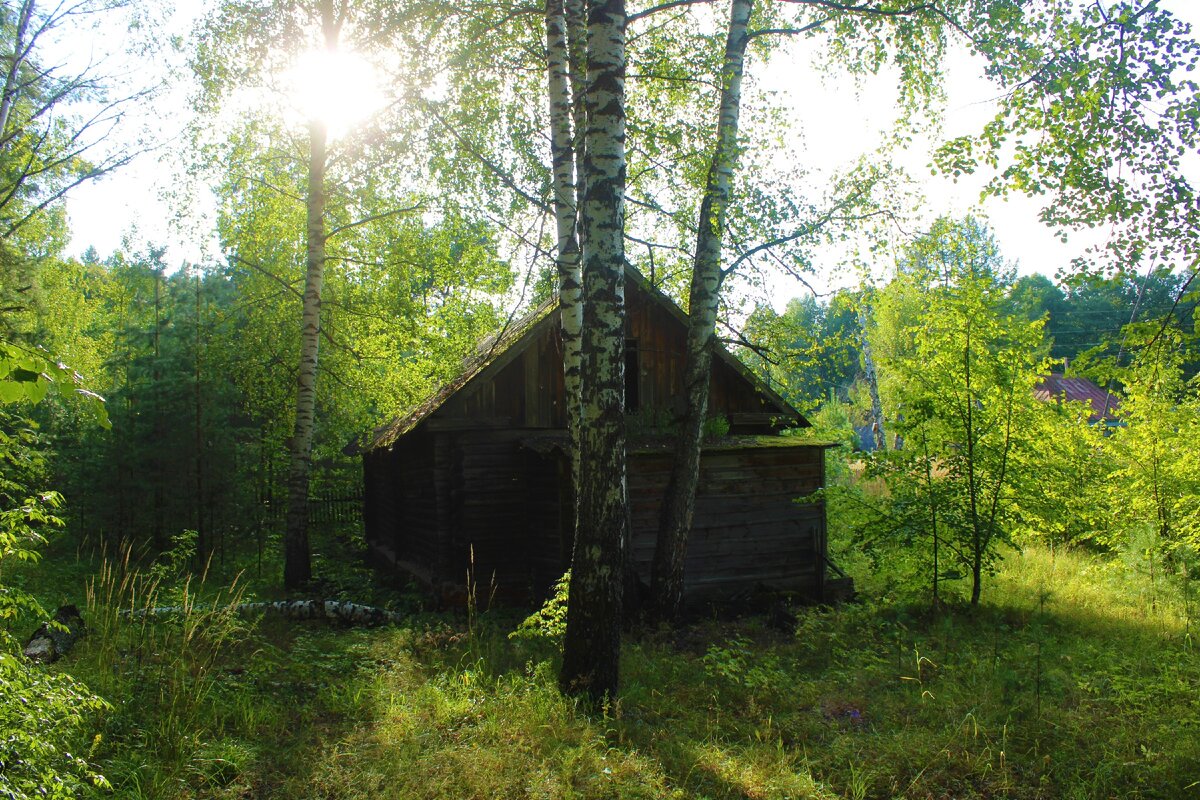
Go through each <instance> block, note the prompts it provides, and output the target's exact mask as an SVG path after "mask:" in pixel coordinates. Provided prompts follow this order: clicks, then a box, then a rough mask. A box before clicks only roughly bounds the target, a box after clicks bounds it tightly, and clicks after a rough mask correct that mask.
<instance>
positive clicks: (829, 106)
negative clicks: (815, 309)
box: [67, 0, 1200, 308]
mask: <svg viewBox="0 0 1200 800" xmlns="http://www.w3.org/2000/svg"><path fill="white" fill-rule="evenodd" d="M205 5H206V4H205V3H204V2H203V0H184V1H183V2H179V3H175V4H173V5H172V4H163V8H170V9H173V13H170V14H168V17H167V26H168V27H167V30H166V33H167V34H168V35H173V34H175V35H181V36H182V35H185V34H186V33H187V32H188V30H189V29H190V27H191V25H192V23H193V22H194V20H195V19H196V17H197V15H198V13H199V12H200V11H201V10H202V9H203V8H204V6H205ZM1163 5H1164V6H1166V7H1168V8H1169V9H1171V11H1173V12H1174V13H1175V14H1176V15H1177V16H1179V17H1181V18H1182V19H1184V20H1185V21H1188V22H1190V23H1191V24H1192V25H1193V28H1194V30H1195V31H1196V32H1197V35H1200V2H1197V1H1196V0H1164V2H1163ZM80 49H81V50H87V49H88V46H87V45H84V44H81V45H80ZM175 58H176V60H175V66H176V67H182V66H183V61H182V56H176V57H175ZM150 68H151V69H156V68H161V65H152V66H151V67H150ZM946 72H947V76H948V77H947V84H946V91H947V103H946V108H945V121H944V131H945V133H946V135H955V134H960V133H967V132H971V131H976V130H978V129H979V128H980V127H981V126H982V125H983V123H984V122H985V121H986V120H987V119H988V118H989V116H990V110H991V109H992V108H993V107H994V98H995V91H996V90H995V88H994V87H993V86H992V85H990V84H989V83H988V82H987V81H986V80H984V79H983V77H982V74H981V63H980V62H978V61H973V60H971V59H970V58H969V57H968V56H967V55H966V54H965V53H963V52H960V53H958V54H956V55H954V56H953V61H952V62H951V63H950V65H949V66H948V68H947V71H946ZM759 80H760V81H761V83H762V84H763V85H765V86H767V87H769V88H772V89H777V90H780V96H782V97H785V98H791V99H792V101H793V102H794V106H795V113H796V114H797V117H798V120H800V121H799V122H798V124H799V126H800V132H801V135H802V136H803V145H804V150H805V152H806V153H809V154H813V153H818V154H820V158H819V160H820V162H821V163H822V164H825V165H829V166H831V167H832V166H835V165H838V164H843V163H849V162H851V161H853V160H854V159H855V158H857V157H858V156H859V155H860V154H861V153H863V152H869V151H870V150H872V149H873V148H874V147H875V145H876V144H877V142H878V140H879V138H880V137H881V136H884V135H885V132H886V130H887V129H888V126H889V125H890V120H891V119H892V116H893V111H892V94H893V90H892V89H893V83H892V82H891V81H890V80H888V79H887V78H883V79H880V80H878V81H875V82H870V83H868V84H867V85H865V86H864V87H863V89H862V91H861V92H857V93H856V92H854V91H848V90H847V88H846V86H844V85H842V84H841V83H839V82H837V81H826V80H823V76H822V74H821V73H819V72H818V71H816V70H814V69H813V68H812V67H810V66H809V65H808V63H807V59H806V58H805V57H804V56H803V55H802V54H799V53H798V54H797V55H796V56H794V57H792V58H783V59H775V60H774V62H773V63H772V64H771V65H770V66H769V67H768V68H767V71H766V72H765V73H764V74H762V75H761V77H760V78H759ZM814 110H815V111H816V113H814ZM146 111H147V114H148V119H152V120H154V122H155V124H156V125H157V126H158V127H159V128H160V133H159V135H160V137H162V138H163V139H164V140H165V141H166V142H167V145H166V147H164V148H163V149H164V151H165V152H169V150H170V148H171V147H172V146H174V147H182V146H184V145H185V142H184V141H183V140H182V139H181V138H180V137H181V135H182V129H183V124H184V121H185V119H186V89H185V88H183V87H177V88H175V89H173V90H171V91H169V92H168V93H167V94H166V95H165V96H163V97H162V98H160V99H159V100H158V101H157V102H156V103H155V105H154V107H153V108H152V109H151V108H147V109H146ZM929 160H930V159H929V153H928V149H927V148H917V149H914V150H911V151H910V152H909V153H908V154H907V159H906V164H905V165H906V167H907V168H908V169H909V170H910V173H911V174H913V175H914V176H919V177H920V178H921V181H922V182H921V185H920V187H919V188H920V191H921V192H922V193H923V195H924V196H925V198H926V204H925V207H924V210H925V215H926V217H927V218H928V220H932V219H933V218H934V217H936V216H938V215H940V214H956V215H962V214H964V213H967V212H979V213H981V214H982V215H983V216H984V217H985V218H986V219H987V221H988V223H989V225H990V227H991V228H992V230H993V232H994V234H995V236H996V238H997V240H998V242H999V244H1000V248H1001V252H1002V253H1003V255H1004V257H1005V258H1006V259H1007V260H1009V261H1011V262H1014V263H1015V265H1016V267H1017V270H1018V273H1019V274H1029V273H1032V272H1042V273H1044V274H1047V275H1053V274H1054V272H1055V271H1056V270H1058V269H1060V268H1062V267H1064V266H1066V265H1067V264H1068V263H1069V262H1070V260H1071V259H1072V258H1073V257H1075V256H1078V255H1081V254H1082V253H1083V251H1084V250H1085V249H1086V247H1087V246H1088V245H1090V244H1094V243H1096V242H1097V239H1095V238H1093V239H1087V238H1085V237H1083V236H1081V235H1072V236H1071V237H1070V239H1069V240H1068V241H1067V242H1066V243H1064V242H1062V241H1060V240H1059V239H1058V238H1057V237H1056V235H1055V234H1054V233H1053V232H1052V231H1050V230H1049V229H1048V228H1046V227H1044V226H1043V225H1042V224H1041V223H1040V222H1039V221H1038V219H1037V213H1038V208H1039V207H1038V205H1037V204H1036V202H1035V201H1033V200H1031V199H1028V198H1025V197H1021V196H1016V197H1012V198H1010V199H1008V200H1007V201H1002V200H997V199H988V200H987V201H986V202H984V203H982V205H981V204H980V197H979V192H980V188H981V185H982V178H979V179H973V180H964V181H961V182H959V183H954V182H952V181H951V180H949V179H948V178H945V177H940V176H932V175H930V174H929V169H928V168H927V164H928V162H929ZM180 184H181V175H180V171H179V167H178V165H177V164H173V163H172V162H171V161H170V159H169V158H159V157H157V156H155V155H154V154H148V155H144V156H142V157H140V158H138V159H137V160H136V161H135V162H134V163H133V164H132V165H130V166H129V167H127V168H125V169H124V170H122V171H121V172H119V173H117V174H114V175H112V176H109V177H106V178H104V179H102V180H100V181H97V182H94V183H92V184H88V185H85V186H83V187H80V188H79V189H77V190H76V191H75V192H74V193H73V194H72V195H71V196H70V197H69V198H68V202H67V211H68V215H69V218H70V224H71V233H72V237H71V243H70V246H69V252H70V253H71V254H73V255H80V254H82V253H83V252H84V251H85V250H86V249H88V248H89V247H94V248H95V249H96V250H97V251H98V253H99V254H100V256H101V257H105V256H107V255H109V254H110V253H112V252H113V251H114V250H116V249H118V248H121V247H122V244H123V241H124V240H126V239H129V240H130V241H131V242H132V243H133V244H134V246H135V247H136V246H137V245H138V244H139V243H150V244H161V243H167V245H168V250H167V255H166V258H167V263H168V264H172V265H177V264H180V263H182V262H192V263H195V262H205V261H212V260H216V259H217V258H219V255H220V254H219V251H218V248H217V245H216V242H215V239H214V237H213V235H212V233H211V226H210V224H209V223H208V221H207V220H208V219H211V209H209V208H207V205H209V204H210V201H206V198H205V197H203V196H202V197H200V198H198V199H196V200H194V201H193V202H192V203H191V204H185V209H184V212H185V213H184V219H183V221H180V220H178V219H176V216H177V210H178V208H179V204H175V205H174V206H173V205H172V203H171V202H170V201H169V200H168V195H169V194H171V193H172V192H173V191H175V190H176V189H178V187H179V186H180ZM844 259H845V255H844V254H840V253H837V252H830V253H829V254H828V255H827V258H826V259H825V260H824V261H822V260H821V259H820V258H818V260H817V262H816V263H815V264H814V267H815V272H816V274H815V276H814V278H813V280H812V281H811V283H812V284H813V286H815V287H816V289H817V290H818V291H829V290H830V289H832V288H836V287H838V286H841V285H849V284H850V283H852V282H856V281H857V278H856V277H854V276H852V275H850V274H849V273H848V272H846V271H845V270H841V269H839V262H841V261H844ZM804 291H806V290H805V289H804V287H803V286H800V285H799V284H796V283H795V282H789V281H784V280H780V281H779V282H778V283H777V284H776V285H775V286H772V287H771V288H770V294H771V295H772V298H773V304H774V305H775V306H776V307H777V308H782V306H783V305H784V304H785V303H786V301H787V299H789V298H790V297H793V296H796V295H798V294H800V293H802V292H804Z"/></svg>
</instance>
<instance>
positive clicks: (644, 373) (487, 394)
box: [434, 286, 777, 429]
mask: <svg viewBox="0 0 1200 800" xmlns="http://www.w3.org/2000/svg"><path fill="white" fill-rule="evenodd" d="M626 299H627V315H626V323H625V324H626V334H625V335H626V338H627V339H630V340H634V341H636V342H637V349H638V366H639V375H638V378H637V380H638V394H639V397H640V401H641V406H640V408H639V411H641V412H643V413H665V414H666V415H667V416H668V417H672V416H679V415H680V414H682V413H683V369H684V355H685V352H686V343H687V330H686V328H685V327H684V325H683V324H682V323H681V322H680V321H679V320H678V319H676V318H675V317H674V316H673V315H672V314H671V312H670V311H668V310H667V309H666V308H664V307H663V305H662V304H661V303H659V302H658V301H656V300H654V299H652V298H650V297H649V296H647V295H646V294H644V293H643V292H642V291H641V290H639V289H638V288H637V287H635V286H630V287H629V292H628V293H627V295H626ZM537 330H538V333H537V334H536V335H534V336H533V337H532V340H531V341H529V342H528V343H527V344H526V345H525V349H524V350H523V351H522V352H520V353H516V354H511V357H510V356H504V355H502V356H500V360H498V362H497V363H501V362H503V365H502V366H501V367H500V369H499V371H497V372H495V373H494V374H492V375H491V376H490V377H488V378H479V379H476V380H473V381H471V382H470V383H468V384H467V386H465V387H464V388H463V389H462V390H461V391H460V392H459V393H458V394H456V395H454V396H452V397H451V398H449V399H448V400H447V401H446V403H445V404H444V405H443V406H442V407H441V408H440V409H438V410H437V411H436V412H434V418H435V419H438V420H442V421H445V420H459V421H465V422H470V421H476V422H481V423H485V424H492V425H504V426H506V427H507V426H512V427H524V428H527V429H555V428H559V429H561V428H564V427H566V418H565V413H564V408H563V377H562V340H561V335H560V332H559V328H558V317H557V315H552V316H551V318H550V319H549V320H548V321H547V324H545V325H543V326H541V327H540V328H539V329H537ZM505 358H508V360H507V361H506V362H505V361H504V359H505ZM709 409H710V413H712V414H730V413H763V412H771V411H776V410H777V409H775V408H774V406H773V405H772V404H771V403H770V401H768V400H767V399H766V398H765V397H763V396H762V395H760V394H759V393H758V391H757V390H756V389H755V387H754V386H753V384H751V383H750V382H749V381H747V380H746V378H745V377H744V376H742V375H741V374H740V373H738V372H737V370H735V369H734V368H732V367H731V366H730V365H729V364H727V363H725V362H724V361H722V360H720V359H717V360H715V361H714V363H713V372H712V388H711V389H710V394H709Z"/></svg>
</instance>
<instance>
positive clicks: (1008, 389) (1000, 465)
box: [875, 219, 1046, 605]
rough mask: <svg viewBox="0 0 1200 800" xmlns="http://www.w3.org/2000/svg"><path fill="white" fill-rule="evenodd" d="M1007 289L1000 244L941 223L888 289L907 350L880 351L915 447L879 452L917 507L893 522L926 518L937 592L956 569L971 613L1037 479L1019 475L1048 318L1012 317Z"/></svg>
mask: <svg viewBox="0 0 1200 800" xmlns="http://www.w3.org/2000/svg"><path fill="white" fill-rule="evenodd" d="M1006 288H1007V283H1006V275H1005V272H1004V270H1003V267H1002V264H1001V262H1000V258H999V253H998V251H997V249H996V246H995V243H994V240H993V239H992V238H991V236H990V235H989V234H988V233H987V231H986V230H985V229H983V228H982V227H981V226H980V225H979V224H978V223H977V222H975V221H973V220H969V219H968V220H965V221H962V222H953V221H950V220H939V221H938V223H936V224H935V226H934V229H933V230H932V231H931V232H930V233H929V234H928V235H927V236H925V237H922V238H921V239H919V240H917V241H916V242H915V243H914V244H913V245H912V247H911V248H910V249H909V251H908V255H907V259H906V260H905V261H904V262H903V263H902V264H901V271H900V273H899V274H898V275H897V276H896V278H895V279H894V280H893V282H892V284H891V285H889V286H888V287H886V288H885V289H883V290H881V291H880V305H881V306H883V307H884V308H885V309H887V308H888V307H889V305H891V304H893V303H895V302H899V303H903V304H904V309H903V311H902V312H901V313H893V314H892V317H891V318H892V320H893V324H894V325H899V326H901V329H900V330H898V331H891V332H894V333H896V334H897V336H895V337H894V338H895V339H896V340H897V341H899V342H902V343H904V344H903V345H902V346H901V347H892V348H891V349H889V350H887V351H886V354H885V353H884V352H883V351H881V355H880V362H879V364H880V371H881V374H882V377H883V381H882V384H881V389H882V391H883V392H884V396H885V398H888V405H889V406H890V407H891V408H893V409H900V411H899V412H897V413H896V415H895V417H894V419H892V420H890V424H891V425H892V426H893V427H894V428H895V429H896V430H897V431H898V432H899V434H900V435H901V437H902V438H903V441H904V446H903V448H902V449H900V450H898V451H893V452H892V453H889V454H886V455H883V456H880V459H881V461H880V463H881V465H882V466H881V471H882V473H883V475H884V477H885V478H886V480H887V482H888V487H889V490H890V491H891V492H892V494H893V495H894V496H896V497H897V498H900V499H902V500H903V499H911V500H912V503H911V506H909V507H904V506H903V505H902V504H899V503H893V504H892V508H891V510H890V512H889V515H890V516H891V517H892V518H895V517H896V516H897V515H899V516H900V517H901V518H903V517H905V516H906V515H911V514H915V515H916V518H915V524H916V525H917V526H918V527H917V528H914V529H913V530H914V532H915V533H917V534H918V536H917V538H920V539H924V538H926V537H929V539H930V541H929V545H930V550H929V553H930V560H931V561H934V562H935V563H936V567H935V568H934V572H933V576H934V579H933V581H932V582H931V585H932V586H933V587H934V589H935V591H936V587H937V585H938V584H937V581H938V580H939V579H940V577H941V574H942V573H941V570H942V569H943V567H944V566H947V567H948V566H949V565H953V566H954V567H956V568H958V569H961V570H962V571H963V572H962V573H957V574H963V573H965V574H966V575H969V576H970V579H971V603H972V605H977V604H978V603H979V599H980V596H981V592H982V586H983V575H984V574H985V573H986V572H987V571H988V570H989V568H990V567H991V565H992V564H994V562H995V560H996V558H997V557H998V549H997V548H998V545H999V544H1000V543H1001V542H1003V541H1005V540H1007V539H1009V538H1010V536H1011V533H1012V530H1013V527H1014V525H1015V521H1016V513H1017V509H1018V502H1017V499H1018V497H1019V496H1020V494H1021V491H1022V490H1021V484H1022V482H1024V481H1027V480H1034V479H1035V477H1034V476H1032V475H1021V474H1020V473H1019V472H1018V470H1017V469H1016V453H1017V452H1018V451H1020V450H1021V448H1023V447H1025V446H1026V445H1027V442H1028V436H1029V434H1030V432H1031V431H1030V420H1031V417H1032V414H1033V412H1034V409H1035V406H1034V403H1035V402H1036V401H1035V400H1034V398H1033V387H1034V385H1035V384H1036V382H1037V379H1038V376H1039V375H1040V374H1041V373H1042V372H1043V370H1044V368H1045V366H1046V362H1045V360H1044V358H1043V356H1042V351H1043V348H1042V321H1041V320H1036V321H1032V322H1031V321H1029V320H1028V319H1026V318H1025V317H1024V316H1021V315H1018V314H1015V313H1013V311H1012V309H1011V304H1010V302H1009V301H1008V297H1007V292H1006ZM891 310H892V311H893V312H896V311H899V309H895V308H892V309H891ZM875 335H876V336H879V337H885V336H888V335H889V329H888V328H882V329H878V328H877V329H876V333H875ZM947 572H950V570H949V569H947Z"/></svg>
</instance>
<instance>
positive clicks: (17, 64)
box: [0, 0, 36, 146]
mask: <svg viewBox="0 0 1200 800" xmlns="http://www.w3.org/2000/svg"><path fill="white" fill-rule="evenodd" d="M32 17H33V0H25V2H24V3H22V4H21V15H20V17H18V19H17V30H16V32H15V34H14V35H13V52H12V57H11V60H10V61H9V62H8V72H7V73H6V74H5V76H4V95H3V97H0V146H3V145H4V144H5V143H7V141H8V140H7V137H6V136H5V134H6V133H7V131H8V117H9V115H10V114H11V113H12V107H13V103H15V102H16V100H17V94H18V92H19V91H20V89H19V88H18V87H19V85H20V76H21V65H22V64H23V63H25V56H26V55H28V53H29V46H28V44H27V43H26V41H25V35H26V33H28V31H29V20H30V18H32ZM35 35H36V34H35Z"/></svg>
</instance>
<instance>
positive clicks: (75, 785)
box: [0, 631, 109, 800]
mask: <svg viewBox="0 0 1200 800" xmlns="http://www.w3.org/2000/svg"><path fill="white" fill-rule="evenodd" d="M0 685H2V686H3V687H4V695H3V699H2V700H0V764H3V765H4V768H3V769H0V795H3V796H4V797H6V798H12V800H25V798H53V800H69V799H70V798H74V797H78V796H80V794H81V793H82V792H83V791H84V790H85V789H86V788H87V787H89V786H96V787H104V788H107V787H108V785H109V784H108V781H107V780H105V778H104V777H103V776H102V775H100V774H99V773H97V772H96V771H95V770H94V769H93V767H92V766H91V765H90V764H89V763H88V761H89V759H92V758H93V757H94V755H95V751H96V748H97V746H98V745H99V744H100V737H99V736H98V735H97V736H96V737H95V739H94V740H93V741H92V743H91V746H90V747H89V746H88V744H87V741H86V739H85V738H84V737H83V736H82V735H81V734H82V732H83V731H85V730H87V729H88V728H89V727H90V723H91V718H92V716H93V715H94V714H96V713H98V712H101V711H103V710H105V709H107V708H108V707H109V706H108V704H107V703H105V702H104V701H103V700H101V699H100V698H99V697H96V696H95V695H93V694H92V693H91V692H90V691H89V690H88V689H87V687H86V686H84V685H83V684H81V683H79V682H78V681H76V680H74V679H72V678H71V677H70V676H67V675H54V674H48V673H47V672H46V671H45V670H44V668H43V667H41V666H39V665H36V664H30V663H29V662H28V661H25V660H24V657H23V656H21V655H20V647H19V646H18V645H17V643H16V642H15V641H13V639H12V637H11V636H9V634H8V633H7V632H6V631H0ZM76 748H80V749H76ZM72 750H74V751H75V752H74V753H72Z"/></svg>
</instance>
